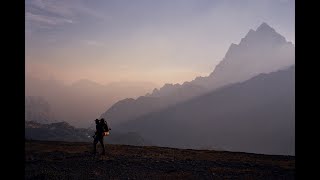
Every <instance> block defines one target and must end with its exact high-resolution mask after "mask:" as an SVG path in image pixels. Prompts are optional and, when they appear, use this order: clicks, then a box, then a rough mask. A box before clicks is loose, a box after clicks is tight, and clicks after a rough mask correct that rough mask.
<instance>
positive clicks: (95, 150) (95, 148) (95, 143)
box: [93, 137, 98, 154]
mask: <svg viewBox="0 0 320 180" xmlns="http://www.w3.org/2000/svg"><path fill="white" fill-rule="evenodd" d="M97 143H98V139H97V137H96V138H94V140H93V153H94V154H96V152H97Z"/></svg>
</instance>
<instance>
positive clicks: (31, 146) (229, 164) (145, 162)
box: [25, 141, 295, 180]
mask: <svg viewBox="0 0 320 180" xmlns="http://www.w3.org/2000/svg"><path fill="white" fill-rule="evenodd" d="M106 149H107V152H108V153H107V155H105V156H101V155H98V154H97V155H93V154H92V153H91V150H92V144H91V143H82V142H72V143H70V142H54V141H26V142H25V179H59V180H61V179H295V178H294V175H295V157H294V156H273V155H260V154H250V153H237V152H226V151H212V150H210V151H209V150H190V149H174V148H165V147H154V146H128V145H106ZM99 150H100V152H101V147H100V145H98V151H99Z"/></svg>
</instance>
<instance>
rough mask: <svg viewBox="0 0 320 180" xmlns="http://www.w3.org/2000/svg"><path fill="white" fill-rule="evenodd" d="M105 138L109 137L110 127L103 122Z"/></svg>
mask: <svg viewBox="0 0 320 180" xmlns="http://www.w3.org/2000/svg"><path fill="white" fill-rule="evenodd" d="M102 125H103V126H102V127H103V136H108V135H109V127H108V124H107V122H106V121H105V120H104V121H103V124H102Z"/></svg>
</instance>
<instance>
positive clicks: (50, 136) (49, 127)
mask: <svg viewBox="0 0 320 180" xmlns="http://www.w3.org/2000/svg"><path fill="white" fill-rule="evenodd" d="M94 132H95V130H93V129H89V128H88V129H85V128H75V127H73V126H71V125H70V124H68V123H66V122H57V123H51V124H40V123H37V122H33V121H26V122H25V138H26V139H32V140H45V141H68V142H93V138H92V135H93V134H94ZM104 141H105V142H106V143H108V144H125V145H135V146H143V145H151V143H149V142H147V141H145V140H144V139H143V138H142V137H141V136H140V135H139V134H138V133H133V132H132V133H119V132H111V133H110V135H109V136H107V137H105V138H104Z"/></svg>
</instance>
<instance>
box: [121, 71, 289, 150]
mask: <svg viewBox="0 0 320 180" xmlns="http://www.w3.org/2000/svg"><path fill="white" fill-rule="evenodd" d="M115 128H116V129H118V130H121V131H123V132H128V131H133V132H138V133H139V134H141V135H142V137H148V138H149V139H150V140H151V141H152V142H153V143H154V144H155V145H158V146H168V147H178V148H203V147H215V148H222V149H225V150H230V151H244V152H253V153H263V154H283V155H293V154H295V151H294V149H295V68H294V66H292V67H290V68H289V69H285V70H281V71H277V72H273V73H269V74H261V75H258V76H256V77H254V78H252V79H249V80H247V81H245V82H242V83H236V84H232V85H228V86H226V87H223V88H220V89H217V90H215V91H213V92H210V93H208V94H205V95H202V96H199V97H196V98H194V99H191V100H189V101H186V102H184V103H180V104H177V105H175V106H171V107H169V108H166V109H164V110H161V111H159V112H153V113H149V114H147V115H144V116H141V117H139V118H136V119H134V120H131V121H129V122H126V123H123V124H121V125H119V126H117V127H115Z"/></svg>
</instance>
